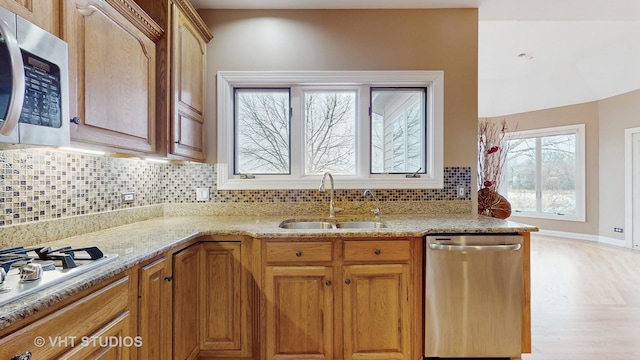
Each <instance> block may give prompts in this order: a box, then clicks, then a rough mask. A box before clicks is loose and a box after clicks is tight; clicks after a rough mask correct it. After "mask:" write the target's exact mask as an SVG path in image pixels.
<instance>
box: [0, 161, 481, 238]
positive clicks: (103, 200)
mask: <svg viewBox="0 0 640 360" xmlns="http://www.w3.org/2000/svg"><path fill="white" fill-rule="evenodd" d="M444 174H445V186H444V188H443V189H427V190H422V189H420V190H393V189H389V190H376V196H377V197H378V199H379V200H380V201H381V202H391V201H454V200H457V201H460V200H462V201H470V200H471V195H470V189H471V168H470V167H448V168H445V173H444ZM0 184H1V188H0V226H6V225H16V224H23V223H28V222H33V221H40V220H48V219H56V218H63V217H70V216H75V215H84V214H95V213H102V212H106V211H111V210H121V209H127V208H133V207H140V206H146V205H157V204H165V203H179V204H188V203H196V199H195V193H196V192H195V189H196V188H198V187H207V188H209V189H210V191H211V194H210V195H211V196H210V200H209V202H210V203H287V202H289V203H296V202H326V195H325V194H322V193H320V192H318V191H316V190H251V191H249V190H242V191H237V190H235V191H218V190H217V189H216V170H215V165H214V164H193V163H176V164H158V163H151V162H147V161H143V160H137V159H127V158H113V157H107V156H95V155H85V154H76V153H70V152H63V151H58V150H53V149H16V150H5V151H0ZM459 186H464V187H465V189H466V194H465V197H463V198H460V197H458V196H457V188H458V187H459ZM123 192H133V193H135V196H136V197H135V201H134V202H133V203H130V204H124V203H123V202H122V201H121V194H122V193H123ZM335 195H336V201H357V200H362V199H363V198H362V190H340V189H338V190H337V191H336V193H335ZM199 203H202V202H199Z"/></svg>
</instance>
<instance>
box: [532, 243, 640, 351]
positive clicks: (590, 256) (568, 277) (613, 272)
mask: <svg viewBox="0 0 640 360" xmlns="http://www.w3.org/2000/svg"><path fill="white" fill-rule="evenodd" d="M531 318H532V342H533V349H532V354H530V355H523V357H522V359H523V360H637V359H640V251H637V250H631V249H625V248H620V247H616V246H611V245H602V244H598V243H595V242H587V241H581V240H572V239H563V238H557V237H548V236H542V235H538V234H532V236H531Z"/></svg>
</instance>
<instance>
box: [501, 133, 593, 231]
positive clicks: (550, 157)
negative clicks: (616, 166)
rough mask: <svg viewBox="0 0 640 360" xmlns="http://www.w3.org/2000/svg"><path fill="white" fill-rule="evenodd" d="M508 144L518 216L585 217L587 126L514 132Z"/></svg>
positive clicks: (511, 196)
mask: <svg viewBox="0 0 640 360" xmlns="http://www.w3.org/2000/svg"><path fill="white" fill-rule="evenodd" d="M507 144H508V148H509V150H508V153H507V162H506V167H507V169H506V170H507V171H506V177H507V179H506V182H505V185H504V186H505V187H506V189H504V194H505V196H506V198H507V199H508V200H509V202H510V203H511V208H512V210H513V211H514V215H516V216H529V217H540V218H549V219H562V220H575V221H584V220H585V210H584V201H585V200H584V199H585V165H584V163H585V159H584V151H585V150H584V125H574V126H563V127H557V128H550V129H541V130H531V131H522V132H516V133H510V134H508V140H507Z"/></svg>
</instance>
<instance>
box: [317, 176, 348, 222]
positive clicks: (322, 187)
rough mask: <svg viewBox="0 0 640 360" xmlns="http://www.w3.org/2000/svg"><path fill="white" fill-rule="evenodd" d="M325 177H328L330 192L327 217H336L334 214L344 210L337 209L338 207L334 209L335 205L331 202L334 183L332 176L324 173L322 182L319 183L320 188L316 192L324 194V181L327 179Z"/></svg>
mask: <svg viewBox="0 0 640 360" xmlns="http://www.w3.org/2000/svg"><path fill="white" fill-rule="evenodd" d="M327 175H328V176H329V181H331V189H330V190H331V191H330V192H329V198H330V200H329V217H336V212H340V211H342V210H344V209H342V208H339V207H335V204H334V202H333V189H334V183H333V175H331V173H329V172H326V173H324V175H322V182H320V188H318V191H320V192H325V188H324V181H325V179H326V178H327Z"/></svg>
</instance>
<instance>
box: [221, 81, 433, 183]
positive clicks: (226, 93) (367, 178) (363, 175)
mask: <svg viewBox="0 0 640 360" xmlns="http://www.w3.org/2000/svg"><path fill="white" fill-rule="evenodd" d="M217 80H218V84H217V91H218V94H217V95H218V97H217V99H218V113H217V117H218V121H217V123H218V126H217V129H218V162H217V164H216V165H217V174H218V189H219V190H250V189H251V190H267V189H316V188H318V186H319V183H320V178H321V175H314V176H302V177H301V178H298V179H292V178H291V177H287V178H282V177H280V178H277V179H275V178H270V177H268V176H262V177H261V176H256V178H255V179H240V177H239V176H237V175H234V174H233V160H234V159H233V156H234V154H233V139H234V133H233V131H234V124H233V89H234V87H244V88H247V87H252V86H254V87H265V86H273V87H285V86H286V87H288V86H292V85H304V86H315V85H324V84H331V85H336V86H343V85H344V86H361V85H363V84H366V85H370V86H371V87H402V86H405V87H428V88H429V90H430V91H428V98H427V109H428V111H430V113H429V114H428V115H427V116H429V117H431V118H432V119H433V121H431V122H428V124H427V126H428V127H427V129H426V131H427V136H428V139H427V141H428V143H429V144H431V148H429V149H428V150H427V152H428V154H427V157H428V158H427V164H428V166H429V169H426V170H427V174H430V175H431V176H430V177H427V176H425V174H421V175H422V176H421V177H420V178H407V177H406V176H405V175H404V174H384V175H381V174H369V165H368V164H362V162H364V161H361V160H360V159H357V160H356V161H357V164H356V167H357V168H358V174H359V175H357V176H336V187H337V188H340V189H363V188H371V189H434V188H437V189H440V188H442V187H443V186H444V169H443V167H444V129H443V128H444V71H219V72H218V79H217ZM292 95H293V94H292ZM360 96H361V97H362V96H367V98H368V96H369V94H362V92H361V93H360ZM362 112H364V111H361V113H362ZM359 116H366V117H367V118H368V116H369V115H368V114H359ZM359 123H360V124H367V125H366V126H359V125H357V131H358V135H357V136H358V137H359V139H360V140H362V141H359V142H358V144H357V146H358V149H357V151H367V153H368V152H369V151H370V150H369V149H370V137H369V129H368V127H369V126H368V124H369V122H368V121H364V122H359ZM365 127H366V128H365ZM292 131H293V129H292ZM362 134H365V135H362ZM295 156H298V155H296V154H293V153H292V162H293V161H295ZM366 160H368V159H366ZM293 165H294V164H293V163H292V166H293ZM364 169H366V172H364V171H363V170H364ZM416 170H417V169H416Z"/></svg>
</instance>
